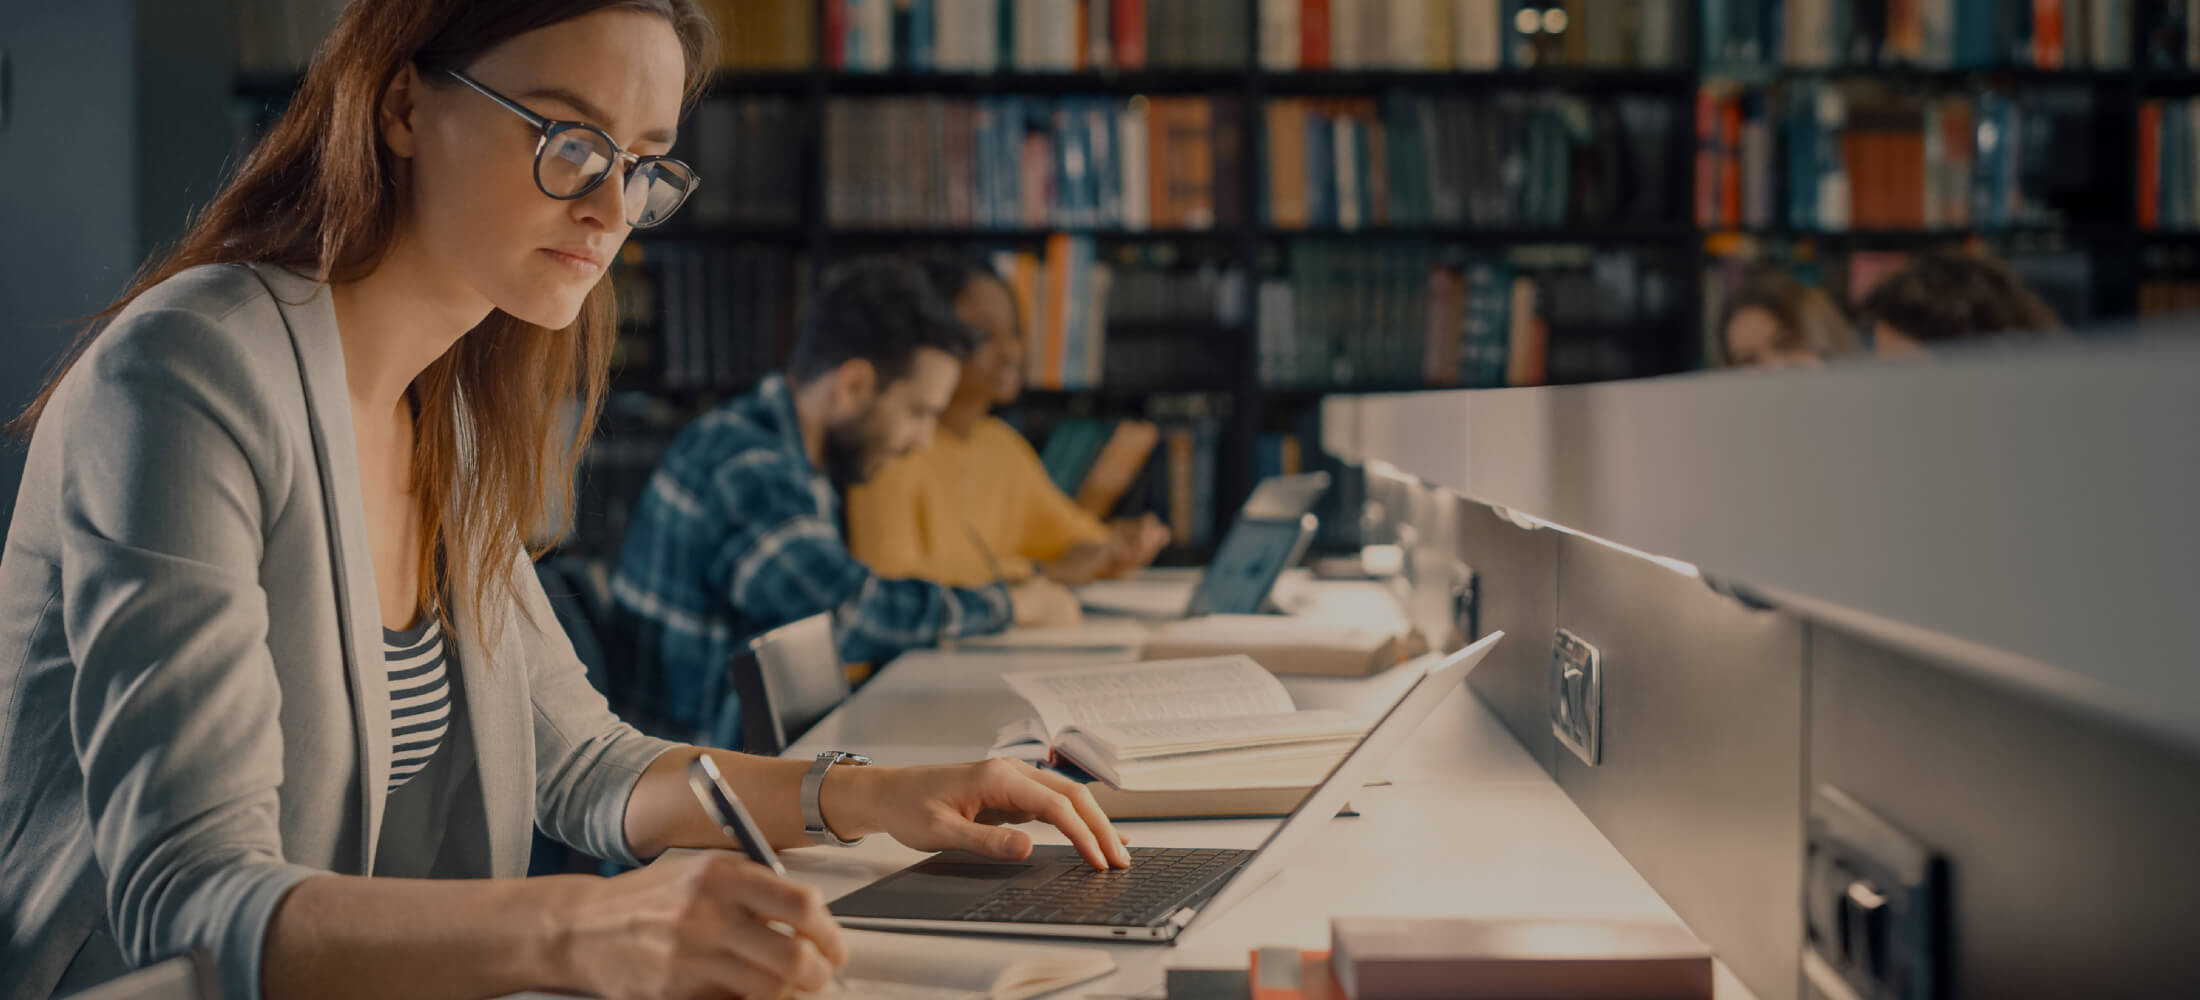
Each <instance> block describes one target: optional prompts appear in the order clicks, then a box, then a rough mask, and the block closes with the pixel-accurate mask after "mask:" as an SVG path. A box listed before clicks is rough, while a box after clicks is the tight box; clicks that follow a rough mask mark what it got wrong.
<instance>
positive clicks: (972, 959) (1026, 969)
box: [807, 930, 1115, 1000]
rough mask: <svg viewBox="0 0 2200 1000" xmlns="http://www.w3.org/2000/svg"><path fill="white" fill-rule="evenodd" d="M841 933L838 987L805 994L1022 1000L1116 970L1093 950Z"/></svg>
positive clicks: (915, 999)
mask: <svg viewBox="0 0 2200 1000" xmlns="http://www.w3.org/2000/svg"><path fill="white" fill-rule="evenodd" d="M841 936H842V937H843V938H844V939H845V940H846V941H847V943H848V955H849V958H848V965H847V967H846V968H844V969H842V970H841V977H840V978H841V983H840V986H839V987H838V988H837V989H828V990H826V991H824V992H822V993H812V994H807V996H810V997H817V998H825V997H831V998H848V1000H854V998H858V997H862V998H866V1000H868V998H872V997H891V998H896V1000H901V998H906V1000H945V998H948V997H978V998H987V997H990V998H996V1000H1016V998H1020V997H1029V996H1036V995H1038V994H1040V993H1047V992H1051V991H1054V990H1058V989H1061V988H1063V987H1066V986H1070V985H1073V984H1076V983H1081V982H1084V981H1085V980H1088V979H1092V978H1095V977H1098V976H1104V975H1107V974H1108V973H1110V972H1113V971H1115V960H1114V959H1112V958H1109V957H1108V954H1107V953H1106V952H1104V951H1098V950H1091V949H1083V948H1057V947H1044V946H1038V945H1017V944H1008V943H1004V942H1001V941H986V940H977V939H969V938H955V937H945V936H940V935H930V934H891V933H886V932H883V931H859V930H842V931H841Z"/></svg>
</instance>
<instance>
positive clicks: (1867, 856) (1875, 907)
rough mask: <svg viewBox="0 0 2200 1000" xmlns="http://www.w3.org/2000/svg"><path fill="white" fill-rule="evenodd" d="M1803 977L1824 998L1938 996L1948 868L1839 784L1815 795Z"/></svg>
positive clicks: (1931, 999) (1929, 999) (1919, 999)
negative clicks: (1838, 786) (1842, 788)
mask: <svg viewBox="0 0 2200 1000" xmlns="http://www.w3.org/2000/svg"><path fill="white" fill-rule="evenodd" d="M1805 871H1806V874H1805V876H1804V877H1805V882H1804V885H1803V907H1804V930H1803V934H1804V942H1803V978H1804V981H1805V982H1806V983H1807V984H1808V987H1809V990H1808V992H1809V995H1811V996H1813V997H1824V998H1827V1000H1938V998H1939V997H1940V996H1941V995H1942V992H1943V991H1942V978H1943V970H1944V969H1945V968H1946V967H1947V955H1946V941H1947V934H1946V930H1945V927H1944V924H1943V921H1944V919H1945V914H1946V911H1947V906H1946V892H1947V881H1948V875H1947V865H1946V864H1945V863H1944V862H1943V861H1942V860H1941V859H1940V858H1939V857H1938V856H1937V855H1935V854H1933V853H1932V852H1931V851H1929V850H1927V849H1926V848H1925V845H1923V844H1920V843H1918V842H1917V841H1916V840H1915V839H1913V838H1911V837H1910V836H1909V835H1907V834H1905V833H1903V832H1902V831H1900V830H1898V829H1896V828H1895V827H1894V825H1893V824H1890V823H1888V822H1887V821H1885V820H1883V819H1881V818H1879V816H1878V815H1876V814H1874V813H1873V812H1872V811H1871V810H1869V809H1866V808H1865V807H1864V806H1863V805H1862V804H1861V803H1859V802H1857V801H1856V800H1855V799H1852V798H1850V797H1849V796H1848V795H1847V794H1845V793H1843V792H1842V791H1841V790H1840V789H1838V788H1834V787H1832V786H1830V785H1828V786H1821V787H1820V788H1819V789H1818V791H1817V794H1816V795H1814V796H1813V797H1812V801H1811V809H1810V850H1809V855H1808V860H1807V862H1806V868H1805Z"/></svg>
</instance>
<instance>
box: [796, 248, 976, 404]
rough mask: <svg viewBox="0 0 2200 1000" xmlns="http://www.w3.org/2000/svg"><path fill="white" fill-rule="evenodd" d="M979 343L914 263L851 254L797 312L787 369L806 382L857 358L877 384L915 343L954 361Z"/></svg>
mask: <svg viewBox="0 0 2200 1000" xmlns="http://www.w3.org/2000/svg"><path fill="white" fill-rule="evenodd" d="M978 346H979V341H978V335H977V334H976V333H974V332H972V331H971V329H970V328H969V327H968V326H965V325H964V324H963V322H962V321H961V320H958V319H956V318H955V314H954V312H953V311H952V310H950V309H949V308H948V307H947V303H945V302H943V301H941V299H940V296H939V293H938V292H937V291H935V290H934V289H933V287H932V282H931V281H930V280H929V279H927V278H926V277H925V276H924V271H923V270H922V269H920V268H918V267H917V265H915V264H913V263H911V262H909V261H907V260H904V259H902V258H898V257H858V258H856V259H854V260H851V261H849V262H847V263H846V264H843V265H841V266H839V267H837V268H834V269H833V271H832V272H831V273H830V274H828V275H827V276H826V278H825V287H824V288H822V289H820V290H819V292H818V294H817V297H816V298H815V299H813V300H812V301H811V302H810V306H809V308H808V309H805V310H804V311H803V313H802V321H801V324H800V330H799V332H798V333H797V334H796V336H795V343H794V355H793V357H791V358H789V359H788V362H787V375H788V377H790V378H792V379H793V380H794V381H795V382H796V383H797V384H800V383H805V382H810V381H814V380H816V379H819V378H822V377H824V376H826V375H828V374H831V373H832V372H833V371H834V370H835V369H837V368H839V367H840V366H841V365H844V364H847V363H848V362H850V361H854V360H856V359H858V358H861V359H863V360H865V361H869V362H870V363H871V365H872V367H874V368H876V369H878V377H879V384H880V385H881V386H884V385H886V384H889V383H892V382H895V381H898V380H900V379H901V378H903V377H904V376H906V375H908V374H909V365H910V359H912V358H914V357H915V356H916V353H917V352H918V351H919V350H922V349H924V348H927V347H929V348H932V349H933V350H937V351H944V352H946V353H947V354H948V355H950V356H952V357H953V358H954V359H955V360H956V361H958V362H960V361H968V360H970V356H971V355H972V354H975V353H977V351H978Z"/></svg>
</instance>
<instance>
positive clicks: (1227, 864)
mask: <svg viewBox="0 0 2200 1000" xmlns="http://www.w3.org/2000/svg"><path fill="white" fill-rule="evenodd" d="M1252 856H1253V852H1251V851H1222V850H1206V849H1192V848H1161V847H1133V848H1131V866H1130V867H1129V868H1127V869H1125V868H1116V869H1110V870H1108V871H1098V870H1095V869H1093V868H1089V867H1085V866H1079V867H1076V868H1072V869H1070V870H1068V871H1065V872H1063V873H1062V874H1060V875H1057V876H1055V877H1054V878H1051V879H1048V880H1047V881H1045V882H1042V883H1040V884H1039V885H1036V886H1031V887H1029V888H1011V889H1004V890H1001V891H1000V892H997V893H994V894H993V895H991V896H988V897H986V898H984V899H981V900H979V901H978V902H976V903H974V904H972V905H971V906H970V907H969V908H967V909H965V910H963V911H962V912H961V913H958V914H956V915H955V916H954V917H952V918H951V919H954V920H977V921H987V922H1015V923H1020V924H1100V925H1106V926H1126V927H1143V926H1146V925H1148V924H1152V923H1154V922H1155V921H1158V920H1160V919H1161V918H1162V917H1165V916H1168V915H1169V914H1171V913H1174V912H1175V911H1176V910H1177V908H1179V907H1181V906H1183V905H1185V904H1186V903H1189V902H1191V901H1192V900H1193V899H1194V897H1196V896H1197V895H1198V894H1199V892H1200V890H1202V889H1204V888H1206V887H1207V886H1208V885H1209V884H1211V883H1214V882H1216V881H1219V880H1220V879H1221V878H1222V877H1223V876H1225V875H1228V874H1229V873H1231V872H1233V871H1235V870H1237V868H1238V866H1240V865H1243V864H1244V863H1245V862H1246V861H1247V860H1249V859H1251V858H1252Z"/></svg>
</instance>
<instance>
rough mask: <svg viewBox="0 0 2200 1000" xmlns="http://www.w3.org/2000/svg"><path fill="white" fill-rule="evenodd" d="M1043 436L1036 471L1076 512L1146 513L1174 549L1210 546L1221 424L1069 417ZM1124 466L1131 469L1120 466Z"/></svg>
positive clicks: (1203, 418)
mask: <svg viewBox="0 0 2200 1000" xmlns="http://www.w3.org/2000/svg"><path fill="white" fill-rule="evenodd" d="M1029 432H1030V431H1029V430H1028V429H1027V433H1029ZM1043 437H1044V443H1043V444H1042V445H1041V446H1040V449H1039V461H1040V464H1042V465H1044V466H1045V467H1046V470H1047V475H1048V477H1049V478H1051V479H1053V480H1054V482H1055V485H1057V486H1059V487H1060V488H1061V489H1062V491H1063V492H1065V493H1068V494H1070V495H1072V496H1074V497H1076V498H1077V499H1078V503H1079V505H1080V506H1084V507H1086V509H1088V510H1095V511H1098V512H1102V513H1103V514H1104V515H1116V516H1136V515H1139V514H1147V513H1151V514H1154V515H1156V516H1158V517H1160V518H1161V520H1162V522H1163V523H1165V524H1167V525H1168V527H1169V532H1170V536H1171V538H1170V541H1171V543H1172V544H1174V545H1177V546H1179V547H1184V548H1205V547H1207V546H1210V545H1213V544H1214V539H1215V476H1216V471H1217V468H1218V463H1219V461H1220V455H1219V453H1220V449H1221V443H1222V422H1221V421H1220V420H1218V419H1216V418H1214V417H1212V416H1208V415H1199V414H1193V415H1177V416H1158V417H1156V419H1155V420H1153V421H1152V422H1150V423H1149V422H1147V421H1137V420H1126V421H1116V420H1096V419H1091V418H1084V417H1070V418H1065V419H1062V420H1058V421H1056V422H1054V424H1053V426H1052V427H1050V428H1047V429H1046V431H1045V433H1044V434H1043ZM1141 445H1142V446H1141ZM1126 461H1128V462H1129V463H1130V466H1129V468H1124V467H1122V466H1123V465H1124V463H1125V462H1126ZM1111 494H1112V495H1113V497H1114V499H1113V500H1112V501H1111V500H1110V495H1111Z"/></svg>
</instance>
